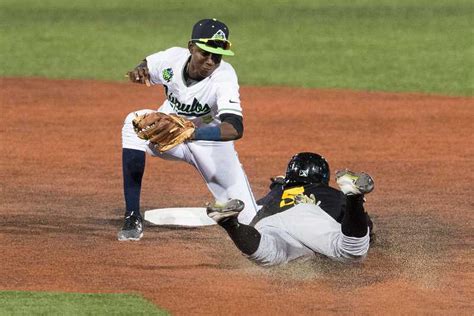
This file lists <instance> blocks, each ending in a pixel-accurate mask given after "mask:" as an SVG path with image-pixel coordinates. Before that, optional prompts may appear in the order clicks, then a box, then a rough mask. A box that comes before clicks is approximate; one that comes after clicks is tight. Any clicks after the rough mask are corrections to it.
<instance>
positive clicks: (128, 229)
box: [117, 213, 143, 241]
mask: <svg viewBox="0 0 474 316" xmlns="http://www.w3.org/2000/svg"><path fill="white" fill-rule="evenodd" d="M142 237H143V219H142V218H141V217H138V216H134V215H133V213H132V215H129V216H127V217H125V222H124V224H123V227H122V229H121V230H120V231H119V233H118V235H117V239H118V240H119V241H126V240H134V241H138V240H140V238H142Z"/></svg>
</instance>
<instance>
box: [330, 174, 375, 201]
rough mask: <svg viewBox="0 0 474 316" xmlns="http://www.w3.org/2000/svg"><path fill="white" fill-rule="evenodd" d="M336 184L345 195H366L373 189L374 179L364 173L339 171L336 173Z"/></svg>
mask: <svg viewBox="0 0 474 316" xmlns="http://www.w3.org/2000/svg"><path fill="white" fill-rule="evenodd" d="M336 182H337V184H338V185H339V188H341V191H342V192H343V193H344V194H345V195H356V194H367V193H370V192H372V190H373V189H374V179H372V177H371V176H369V175H368V174H367V173H365V172H353V171H350V170H348V169H344V170H339V171H337V172H336Z"/></svg>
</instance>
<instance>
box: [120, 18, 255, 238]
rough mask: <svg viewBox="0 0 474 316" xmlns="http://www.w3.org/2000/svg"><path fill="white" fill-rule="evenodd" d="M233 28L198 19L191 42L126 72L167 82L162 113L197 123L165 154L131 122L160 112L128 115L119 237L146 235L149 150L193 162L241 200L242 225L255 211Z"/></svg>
mask: <svg viewBox="0 0 474 316" xmlns="http://www.w3.org/2000/svg"><path fill="white" fill-rule="evenodd" d="M228 38H229V30H228V28H227V26H226V25H225V24H224V23H222V22H220V21H218V20H216V19H204V20H201V21H198V22H197V23H196V24H195V25H194V27H193V30H192V35H191V40H190V41H189V42H188V47H187V48H180V47H173V48H169V49H167V50H165V51H161V52H158V53H155V54H152V55H150V56H148V57H146V59H144V60H143V62H142V63H141V64H140V65H138V66H137V67H136V68H135V69H134V70H133V71H130V72H129V73H128V74H127V75H128V77H129V79H130V80H131V81H132V82H135V83H141V84H147V85H149V86H150V85H162V86H164V90H165V94H166V100H165V101H164V102H163V104H162V105H161V107H159V109H158V111H159V112H163V113H166V114H170V113H175V114H178V115H180V116H184V117H185V118H186V119H188V120H190V121H192V122H193V123H194V124H195V126H196V130H195V132H194V134H193V136H192V137H191V141H188V142H185V143H183V144H180V145H178V146H177V147H174V148H173V149H171V150H169V151H166V152H164V153H160V152H159V151H157V150H156V149H155V147H154V146H153V145H150V143H149V141H146V140H142V139H140V138H138V137H137V135H136V133H135V131H134V129H133V126H132V120H133V118H134V117H136V116H137V115H141V114H144V113H146V112H150V111H153V110H139V111H135V112H132V113H130V114H128V116H127V117H126V119H125V122H124V125H123V129H122V148H123V153H122V168H123V179H124V197H125V205H126V211H125V218H124V225H123V227H122V229H121V230H120V231H119V233H118V240H139V239H140V238H141V237H142V236H143V219H142V216H141V214H140V190H141V181H142V177H143V174H144V168H145V153H147V154H149V155H151V156H155V157H160V158H164V159H171V160H181V161H185V162H187V163H189V164H191V165H192V166H194V167H195V168H196V169H197V171H198V172H199V173H200V174H201V176H202V177H203V179H204V181H205V182H206V184H207V186H208V188H209V190H210V192H211V193H212V194H213V196H214V197H215V199H216V201H220V202H225V201H228V200H229V199H234V198H238V199H240V200H242V201H243V202H244V203H245V208H244V209H243V210H242V212H240V214H239V215H238V219H239V220H240V221H241V222H242V223H247V224H248V223H249V222H250V220H251V219H252V218H253V217H254V216H255V214H256V211H257V204H256V202H255V199H254V197H253V194H252V191H251V188H250V185H249V182H248V180H247V177H246V175H245V172H244V170H243V168H242V166H241V164H240V161H239V159H238V156H237V153H236V151H235V149H234V143H233V141H234V140H237V139H239V138H241V137H242V135H243V121H242V108H241V105H240V95H239V84H238V80H237V75H236V73H235V70H234V68H233V67H232V66H231V65H230V64H229V63H227V62H225V61H223V60H222V56H223V55H224V56H232V55H234V53H233V52H232V50H231V49H230V48H231V43H230V41H229V39H228Z"/></svg>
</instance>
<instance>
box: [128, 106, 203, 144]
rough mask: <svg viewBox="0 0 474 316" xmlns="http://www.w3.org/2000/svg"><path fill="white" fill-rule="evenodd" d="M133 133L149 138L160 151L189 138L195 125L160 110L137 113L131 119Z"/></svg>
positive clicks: (142, 137)
mask: <svg viewBox="0 0 474 316" xmlns="http://www.w3.org/2000/svg"><path fill="white" fill-rule="evenodd" d="M132 124H133V128H134V130H135V133H137V135H138V137H139V138H141V139H145V140H149V141H150V142H151V143H152V144H153V145H154V146H155V148H156V149H158V150H159V151H160V152H165V151H167V150H170V149H171V148H173V147H175V146H177V145H179V144H181V143H183V142H184V141H186V140H188V139H190V138H191V136H192V135H193V133H194V130H195V129H196V127H195V126H194V124H193V122H191V121H188V120H187V119H185V118H182V117H180V116H178V115H176V114H169V115H168V114H165V113H160V112H151V113H145V114H143V115H137V117H136V118H134V119H133V122H132Z"/></svg>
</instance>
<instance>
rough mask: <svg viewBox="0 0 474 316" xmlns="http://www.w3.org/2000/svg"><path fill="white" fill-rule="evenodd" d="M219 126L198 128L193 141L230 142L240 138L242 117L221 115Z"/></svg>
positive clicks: (242, 132)
mask: <svg viewBox="0 0 474 316" xmlns="http://www.w3.org/2000/svg"><path fill="white" fill-rule="evenodd" d="M219 118H220V120H221V125H220V126H207V127H199V128H196V130H195V131H194V135H193V136H192V139H194V140H213V141H230V140H237V139H239V138H242V136H243V134H244V124H243V121H242V116H240V115H236V114H229V113H225V114H221V115H220V116H219Z"/></svg>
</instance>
